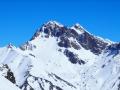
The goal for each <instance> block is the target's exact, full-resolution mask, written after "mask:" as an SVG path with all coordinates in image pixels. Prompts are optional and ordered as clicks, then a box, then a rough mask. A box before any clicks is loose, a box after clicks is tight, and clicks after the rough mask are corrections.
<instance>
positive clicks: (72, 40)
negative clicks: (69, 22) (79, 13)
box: [0, 21, 120, 90]
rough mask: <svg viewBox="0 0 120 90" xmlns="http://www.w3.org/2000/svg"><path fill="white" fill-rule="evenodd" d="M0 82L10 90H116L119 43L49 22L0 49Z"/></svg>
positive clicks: (119, 75) (79, 28)
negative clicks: (16, 43) (20, 41)
mask: <svg viewBox="0 0 120 90" xmlns="http://www.w3.org/2000/svg"><path fill="white" fill-rule="evenodd" d="M0 79H1V81H0V83H4V84H3V85H4V86H5V84H6V86H9V87H13V89H12V90H119V89H120V43H115V42H112V41H108V40H105V39H102V38H100V37H97V36H94V35H93V34H91V33H89V32H88V31H86V30H85V29H84V28H83V27H82V26H81V25H80V24H78V23H77V24H75V25H74V26H72V27H67V26H64V25H62V24H60V23H58V22H56V21H49V22H47V23H45V24H43V25H42V26H41V27H40V28H39V29H38V30H37V31H36V32H35V34H34V35H33V36H32V38H31V39H30V40H28V41H27V42H26V43H25V44H23V45H21V46H20V47H19V48H16V47H15V46H13V45H12V44H9V45H8V46H7V47H1V48H0ZM8 82H9V83H11V84H10V85H9V83H8ZM9 87H8V88H9ZM1 88H3V86H2V87H1V86H0V89H1ZM14 88H15V89H14ZM3 90H8V89H4V88H3Z"/></svg>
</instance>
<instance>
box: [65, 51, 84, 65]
mask: <svg viewBox="0 0 120 90" xmlns="http://www.w3.org/2000/svg"><path fill="white" fill-rule="evenodd" d="M64 54H65V55H66V56H67V57H68V59H69V61H70V62H71V63H73V64H77V63H79V64H85V62H84V61H83V60H80V59H79V58H78V57H77V55H76V54H74V53H73V52H71V51H69V50H67V49H65V51H64Z"/></svg>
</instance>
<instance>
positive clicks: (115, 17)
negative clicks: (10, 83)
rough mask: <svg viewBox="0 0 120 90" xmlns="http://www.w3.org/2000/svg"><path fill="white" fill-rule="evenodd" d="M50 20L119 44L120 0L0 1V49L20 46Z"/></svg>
mask: <svg viewBox="0 0 120 90" xmlns="http://www.w3.org/2000/svg"><path fill="white" fill-rule="evenodd" d="M49 20H56V21H58V22H60V23H63V24H65V25H67V26H72V25H74V24H75V23H80V24H81V25H82V26H83V27H84V28H86V29H87V30H88V31H89V32H91V33H93V34H95V35H98V36H101V37H103V38H108V39H110V40H113V41H120V0H0V46H4V45H6V44H8V43H10V42H11V43H13V44H14V45H16V46H18V45H21V44H23V43H24V42H25V41H27V40H29V39H30V38H31V37H32V35H33V34H34V32H35V31H36V29H37V28H38V27H40V26H41V25H42V24H43V23H44V22H47V21H49Z"/></svg>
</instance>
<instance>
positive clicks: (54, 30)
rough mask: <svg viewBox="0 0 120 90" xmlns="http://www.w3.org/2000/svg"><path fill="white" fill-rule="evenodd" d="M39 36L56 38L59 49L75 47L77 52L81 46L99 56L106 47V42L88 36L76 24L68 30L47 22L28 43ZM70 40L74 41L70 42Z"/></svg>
mask: <svg viewBox="0 0 120 90" xmlns="http://www.w3.org/2000/svg"><path fill="white" fill-rule="evenodd" d="M40 34H44V35H42V36H43V38H49V37H56V38H57V39H59V42H58V45H59V46H60V47H65V48H70V47H73V46H75V47H74V48H75V49H77V50H79V49H80V46H82V47H83V48H85V49H87V50H90V51H91V52H93V53H95V54H100V53H101V52H102V50H103V49H105V48H106V46H107V45H108V43H107V42H106V41H104V40H100V39H98V38H97V37H95V36H94V35H92V34H90V33H89V32H88V31H86V30H85V29H84V28H83V27H82V26H81V25H80V24H78V23H77V24H75V25H74V26H73V27H70V28H69V27H66V26H64V25H62V24H60V23H58V22H56V21H49V22H47V23H45V24H43V25H42V27H41V28H40V29H38V30H37V31H36V33H35V34H34V36H33V37H32V39H31V40H30V41H32V40H34V39H35V38H36V37H39V36H40ZM70 38H73V39H74V40H73V41H71V40H70ZM76 42H77V43H76Z"/></svg>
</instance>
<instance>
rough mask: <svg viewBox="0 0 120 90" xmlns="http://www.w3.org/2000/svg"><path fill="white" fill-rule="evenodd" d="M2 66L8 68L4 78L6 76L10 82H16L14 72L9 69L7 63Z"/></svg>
mask: <svg viewBox="0 0 120 90" xmlns="http://www.w3.org/2000/svg"><path fill="white" fill-rule="evenodd" d="M4 68H7V69H8V71H7V74H6V76H5V78H7V79H8V80H9V81H11V82H12V83H16V81H15V77H14V74H13V72H12V71H11V70H10V69H9V67H8V65H7V64H5V65H4Z"/></svg>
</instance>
